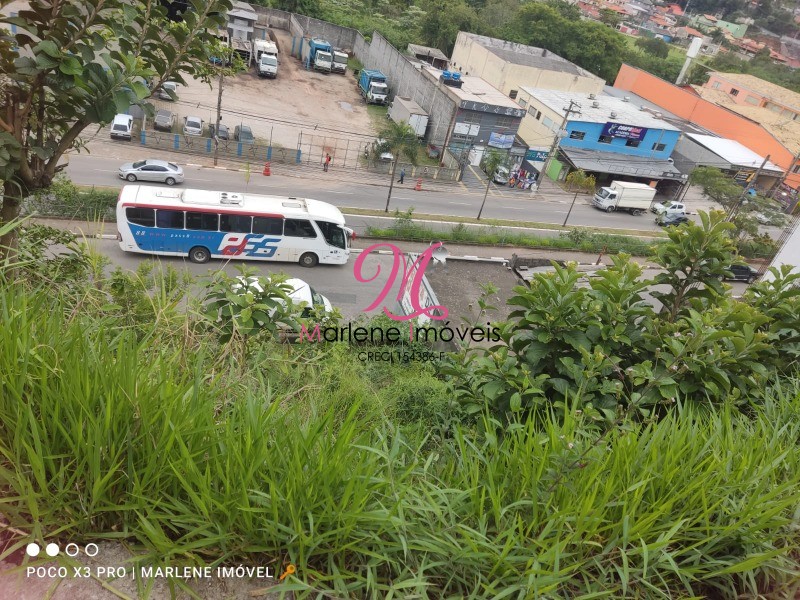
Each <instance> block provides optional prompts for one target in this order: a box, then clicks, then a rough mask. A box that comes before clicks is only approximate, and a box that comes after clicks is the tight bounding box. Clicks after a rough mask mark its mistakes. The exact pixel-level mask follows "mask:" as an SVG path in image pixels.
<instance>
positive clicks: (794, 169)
mask: <svg viewBox="0 0 800 600" xmlns="http://www.w3.org/2000/svg"><path fill="white" fill-rule="evenodd" d="M792 173H800V164H798V165H795V166H794V167H792ZM128 220H129V221H130V217H128Z"/></svg>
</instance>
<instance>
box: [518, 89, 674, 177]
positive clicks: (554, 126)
mask: <svg viewBox="0 0 800 600" xmlns="http://www.w3.org/2000/svg"><path fill="white" fill-rule="evenodd" d="M517 102H518V103H519V104H520V105H521V106H523V107H524V108H525V109H526V111H527V113H526V115H525V117H524V118H523V120H522V125H521V126H520V128H519V136H520V137H521V138H522V139H523V140H524V141H525V142H526V143H528V145H529V147H530V148H531V150H534V151H540V152H541V150H542V148H545V149H549V148H550V147H551V146H552V145H553V142H554V140H555V139H556V137H557V136H558V137H559V138H560V141H559V143H558V150H557V153H556V156H553V157H551V159H550V161H549V163H548V162H547V161H542V162H541V163H540V164H539V165H538V168H539V169H540V170H541V169H542V168H544V167H545V166H547V171H548V172H547V175H548V176H549V177H551V178H552V179H557V180H558V179H564V178H565V177H566V175H567V174H568V173H569V171H571V170H575V169H582V170H584V171H586V172H589V173H592V174H594V175H595V177H596V179H597V182H598V183H604V182H607V181H611V180H613V179H624V180H628V181H642V182H644V183H652V182H654V181H656V182H658V181H662V180H671V181H676V182H680V183H683V182H684V181H685V180H686V179H687V177H686V175H685V174H682V173H681V172H680V171H678V169H676V168H675V166H674V165H673V164H672V161H671V159H670V156H671V155H672V152H673V150H674V149H675V144H676V143H677V142H678V139H679V138H680V136H681V131H680V129H678V128H677V127H676V126H674V125H672V124H671V123H669V122H667V121H666V120H664V119H661V118H660V117H661V115H660V113H657V112H654V111H652V110H649V109H647V108H644V107H642V106H639V105H636V104H634V103H633V102H630V101H629V100H628V99H626V98H616V97H614V96H607V95H604V94H597V95H595V94H581V93H570V92H560V91H556V90H544V89H538V88H527V87H523V88H521V89H520V92H519V95H518V96H517ZM559 132H560V133H559ZM539 156H541V154H540V155H539ZM534 166H537V165H536V164H534Z"/></svg>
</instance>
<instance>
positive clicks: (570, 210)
mask: <svg viewBox="0 0 800 600" xmlns="http://www.w3.org/2000/svg"><path fill="white" fill-rule="evenodd" d="M578 192H580V190H576V191H575V196H574V197H573V198H572V204H570V205H569V210H568V211H567V216H566V217H565V218H564V224H563V225H561V226H562V227H566V226H567V221H569V216H570V215H571V214H572V207H573V206H575V200H577V199H578Z"/></svg>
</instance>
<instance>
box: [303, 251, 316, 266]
mask: <svg viewBox="0 0 800 600" xmlns="http://www.w3.org/2000/svg"><path fill="white" fill-rule="evenodd" d="M318 263H319V259H318V258H317V255H316V254H314V253H313V252H306V253H305V254H303V256H301V257H300V266H301V267H316V266H317V264H318Z"/></svg>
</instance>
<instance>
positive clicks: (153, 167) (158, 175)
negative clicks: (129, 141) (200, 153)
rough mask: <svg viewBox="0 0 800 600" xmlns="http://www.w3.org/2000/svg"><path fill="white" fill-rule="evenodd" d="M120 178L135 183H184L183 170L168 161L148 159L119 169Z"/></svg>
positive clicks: (127, 164)
mask: <svg viewBox="0 0 800 600" xmlns="http://www.w3.org/2000/svg"><path fill="white" fill-rule="evenodd" d="M119 178H120V179H127V180H128V181H130V182H134V181H156V182H159V183H166V184H167V185H175V184H176V183H183V169H182V168H180V167H179V166H178V165H176V164H175V163H171V162H167V161H166V160H157V159H152V158H148V159H146V160H140V161H137V162H133V163H125V164H124V165H122V166H121V167H120V168H119Z"/></svg>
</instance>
